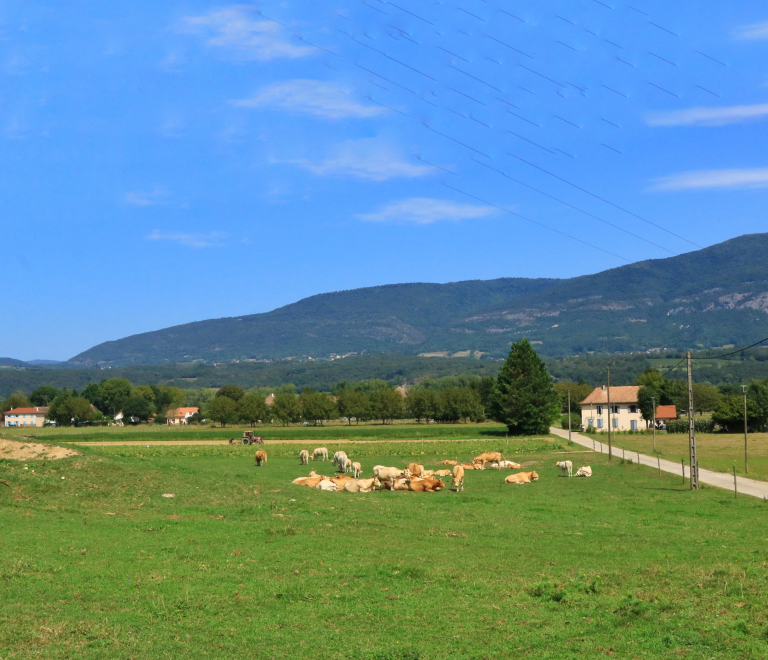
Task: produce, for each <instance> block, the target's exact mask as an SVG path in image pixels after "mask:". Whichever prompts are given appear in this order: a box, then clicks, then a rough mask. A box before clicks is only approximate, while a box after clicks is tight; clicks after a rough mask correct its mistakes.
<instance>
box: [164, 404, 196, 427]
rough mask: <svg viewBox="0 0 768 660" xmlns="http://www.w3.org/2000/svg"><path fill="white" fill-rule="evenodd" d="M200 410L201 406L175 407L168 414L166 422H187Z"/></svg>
mask: <svg viewBox="0 0 768 660" xmlns="http://www.w3.org/2000/svg"><path fill="white" fill-rule="evenodd" d="M199 412H200V408H173V409H172V410H169V411H168V413H167V414H166V416H165V417H166V422H167V423H168V424H187V423H188V420H189V418H190V417H192V415H194V414H195V413H199Z"/></svg>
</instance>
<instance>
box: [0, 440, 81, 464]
mask: <svg viewBox="0 0 768 660" xmlns="http://www.w3.org/2000/svg"><path fill="white" fill-rule="evenodd" d="M78 454H79V452H76V451H75V450H74V449H69V448H68V447H56V446H54V445H41V444H39V443H37V442H17V441H15V440H3V439H2V438H0V458H5V459H10V460H13V461H34V460H35V459H38V458H45V459H46V460H57V459H59V458H67V457H69V456H77V455H78Z"/></svg>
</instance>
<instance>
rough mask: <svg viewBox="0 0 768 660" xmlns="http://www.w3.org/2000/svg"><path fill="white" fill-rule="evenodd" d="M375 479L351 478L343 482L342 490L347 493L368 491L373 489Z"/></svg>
mask: <svg viewBox="0 0 768 660" xmlns="http://www.w3.org/2000/svg"><path fill="white" fill-rule="evenodd" d="M375 481H376V479H375V478H372V479H352V480H351V481H348V482H347V483H345V484H344V490H346V491H347V492H348V493H370V492H371V491H372V490H373V484H374V482H375Z"/></svg>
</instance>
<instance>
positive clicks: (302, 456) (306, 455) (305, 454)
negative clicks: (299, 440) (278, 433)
mask: <svg viewBox="0 0 768 660" xmlns="http://www.w3.org/2000/svg"><path fill="white" fill-rule="evenodd" d="M299 458H300V459H301V464H302V465H308V464H309V452H308V451H307V450H306V449H302V450H301V452H299Z"/></svg>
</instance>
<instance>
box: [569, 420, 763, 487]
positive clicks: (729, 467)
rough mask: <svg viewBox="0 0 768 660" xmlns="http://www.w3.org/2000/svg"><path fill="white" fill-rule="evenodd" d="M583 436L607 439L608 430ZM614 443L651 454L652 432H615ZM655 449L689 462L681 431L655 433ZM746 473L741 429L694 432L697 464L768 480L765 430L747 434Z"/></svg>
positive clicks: (662, 454) (670, 457) (662, 453)
mask: <svg viewBox="0 0 768 660" xmlns="http://www.w3.org/2000/svg"><path fill="white" fill-rule="evenodd" d="M582 435H584V436H585V437H588V438H594V439H595V440H602V442H606V443H607V442H608V436H607V434H590V435H587V434H586V433H583V434H582ZM613 443H614V445H616V446H617V447H623V448H624V449H626V450H627V455H628V456H629V453H630V450H631V451H639V452H640V453H641V454H648V455H649V456H653V434H645V433H628V434H626V435H621V434H619V435H616V436H614V439H613ZM656 449H657V451H658V452H659V454H660V456H661V457H662V458H665V459H667V460H668V461H675V462H676V463H679V462H680V460H681V459H682V460H685V464H686V465H687V464H688V435H687V434H684V433H666V432H665V431H662V432H658V433H657V434H656ZM748 450H749V474H745V473H744V434H743V433H741V434H739V433H697V434H696V454H697V456H698V459H699V467H700V468H706V469H707V470H714V471H716V472H728V473H732V472H733V466H734V465H735V466H736V474H738V475H739V476H746V477H751V478H752V479H760V480H763V481H768V433H750V434H749V435H748Z"/></svg>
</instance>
